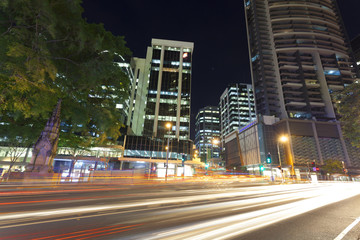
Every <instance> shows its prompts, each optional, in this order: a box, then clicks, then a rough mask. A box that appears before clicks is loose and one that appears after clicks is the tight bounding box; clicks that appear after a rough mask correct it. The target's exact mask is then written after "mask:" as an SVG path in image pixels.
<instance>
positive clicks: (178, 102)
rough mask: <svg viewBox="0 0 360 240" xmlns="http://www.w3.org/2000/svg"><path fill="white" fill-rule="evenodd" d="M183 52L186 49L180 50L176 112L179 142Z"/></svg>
mask: <svg viewBox="0 0 360 240" xmlns="http://www.w3.org/2000/svg"><path fill="white" fill-rule="evenodd" d="M183 52H184V48H182V47H181V50H180V59H179V62H180V66H179V78H178V96H177V112H176V138H177V139H178V140H179V136H180V117H181V92H182V91H181V90H182V89H181V88H182V71H183Z"/></svg>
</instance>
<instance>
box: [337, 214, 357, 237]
mask: <svg viewBox="0 0 360 240" xmlns="http://www.w3.org/2000/svg"><path fill="white" fill-rule="evenodd" d="M359 222H360V217H358V218H357V219H355V221H354V222H353V223H351V224H350V225H349V226H348V227H347V228H345V230H344V231H342V232H341V233H340V234H339V236H337V237H336V238H335V239H334V240H341V239H343V238H344V237H345V235H346V234H347V233H348V232H350V230H351V229H353V228H354V227H355V226H356V225H357V224H358V223H359Z"/></svg>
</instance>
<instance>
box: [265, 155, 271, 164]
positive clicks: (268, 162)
mask: <svg viewBox="0 0 360 240" xmlns="http://www.w3.org/2000/svg"><path fill="white" fill-rule="evenodd" d="M266 163H267V164H270V163H271V154H270V153H269V154H268V155H267V157H266Z"/></svg>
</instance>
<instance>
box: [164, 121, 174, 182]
mask: <svg viewBox="0 0 360 240" xmlns="http://www.w3.org/2000/svg"><path fill="white" fill-rule="evenodd" d="M165 127H166V128H167V129H168V132H170V129H171V127H172V125H171V123H169V122H168V123H166V124H165ZM169 139H170V137H168V138H167V146H166V170H165V182H167V174H168V165H169Z"/></svg>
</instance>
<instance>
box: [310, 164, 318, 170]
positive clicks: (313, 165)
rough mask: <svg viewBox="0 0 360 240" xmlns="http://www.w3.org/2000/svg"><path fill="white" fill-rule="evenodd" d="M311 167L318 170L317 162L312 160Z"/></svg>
mask: <svg viewBox="0 0 360 240" xmlns="http://www.w3.org/2000/svg"><path fill="white" fill-rule="evenodd" d="M311 167H312V170H313V171H314V172H316V170H317V168H316V163H315V162H311Z"/></svg>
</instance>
